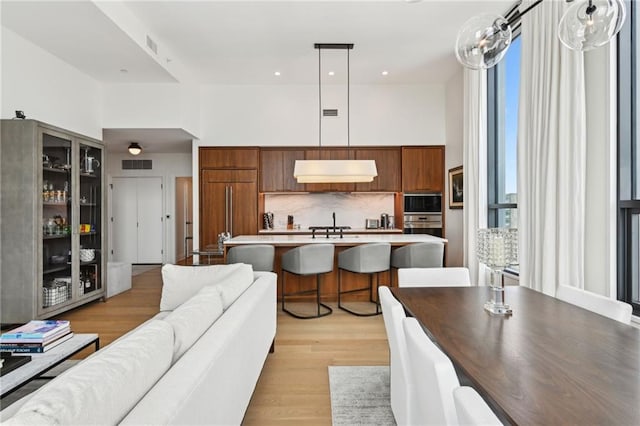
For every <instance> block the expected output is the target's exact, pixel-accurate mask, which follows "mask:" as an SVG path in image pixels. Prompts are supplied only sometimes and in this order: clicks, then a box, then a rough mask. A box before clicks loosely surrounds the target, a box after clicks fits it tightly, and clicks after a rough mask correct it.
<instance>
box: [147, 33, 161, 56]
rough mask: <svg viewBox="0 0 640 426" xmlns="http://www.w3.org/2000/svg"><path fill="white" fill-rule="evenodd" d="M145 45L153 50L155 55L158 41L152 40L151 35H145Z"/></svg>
mask: <svg viewBox="0 0 640 426" xmlns="http://www.w3.org/2000/svg"><path fill="white" fill-rule="evenodd" d="M147 47H148V48H149V49H151V50H152V51H153V53H155V54H156V55H157V54H158V43H156V42H155V41H153V39H152V38H151V37H149V36H148V35H147Z"/></svg>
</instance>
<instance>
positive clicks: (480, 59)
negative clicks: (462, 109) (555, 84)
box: [456, 0, 626, 70]
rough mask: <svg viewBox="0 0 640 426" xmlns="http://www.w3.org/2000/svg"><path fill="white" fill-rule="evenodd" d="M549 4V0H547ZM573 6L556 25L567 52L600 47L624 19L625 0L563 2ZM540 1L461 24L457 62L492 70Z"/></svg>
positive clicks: (613, 34)
mask: <svg viewBox="0 0 640 426" xmlns="http://www.w3.org/2000/svg"><path fill="white" fill-rule="evenodd" d="M548 1H549V0H548ZM565 1H566V2H567V3H572V2H574V1H575V3H574V4H572V5H571V6H570V7H569V8H567V10H566V11H565V13H564V15H563V16H562V19H560V23H559V24H558V38H559V39H560V41H561V42H562V44H564V45H565V46H566V47H568V48H569V49H573V50H578V51H583V52H584V51H587V50H592V49H595V48H597V47H600V46H603V45H605V44H607V43H609V41H611V39H613V37H615V36H616V34H618V32H619V31H620V28H622V24H623V23H624V20H625V17H626V10H625V6H624V0H565ZM541 2H542V0H536V1H533V2H531V4H530V6H529V7H527V8H526V9H525V10H523V11H522V12H520V10H519V9H518V7H519V5H520V3H521V2H519V3H518V4H517V5H516V6H515V7H514V8H513V9H511V11H510V12H509V13H508V14H507V16H508V18H504V17H502V16H500V15H489V14H484V15H479V16H475V17H473V18H471V19H469V20H468V21H467V22H465V23H464V24H463V25H462V28H461V29H460V31H459V32H458V37H457V39H456V58H457V59H458V62H460V63H461V64H462V65H464V66H465V67H467V68H471V69H475V70H478V69H488V68H491V67H493V66H494V65H495V64H497V63H498V62H500V60H501V59H502V58H503V57H504V55H505V54H506V53H507V49H508V48H509V46H510V45H511V40H512V38H513V28H514V27H515V26H516V25H517V24H518V23H519V22H520V19H521V18H522V17H523V16H524V15H525V14H526V13H527V12H529V11H530V10H531V9H533V8H534V7H536V6H537V5H539V4H540V3H541Z"/></svg>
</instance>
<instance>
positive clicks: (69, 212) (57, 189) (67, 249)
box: [40, 132, 74, 309]
mask: <svg viewBox="0 0 640 426" xmlns="http://www.w3.org/2000/svg"><path fill="white" fill-rule="evenodd" d="M72 146H73V145H72V141H71V140H70V139H68V138H65V137H64V136H63V135H56V134H54V133H53V132H52V133H48V132H43V133H42V179H41V182H40V188H41V189H42V286H43V288H42V302H41V307H42V308H43V309H47V308H51V307H55V306H56V305H59V304H62V303H65V302H67V301H69V300H71V298H72V277H73V274H72V270H73V269H72V228H71V225H72V223H73V220H72V219H73V209H72V205H71V198H70V197H71V188H72V187H73V183H74V182H73V173H72V158H73V150H72Z"/></svg>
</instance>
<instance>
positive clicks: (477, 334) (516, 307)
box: [391, 286, 640, 425]
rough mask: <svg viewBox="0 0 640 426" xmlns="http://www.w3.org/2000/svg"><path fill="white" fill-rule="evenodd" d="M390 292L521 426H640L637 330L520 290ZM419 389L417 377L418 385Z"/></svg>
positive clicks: (493, 403)
mask: <svg viewBox="0 0 640 426" xmlns="http://www.w3.org/2000/svg"><path fill="white" fill-rule="evenodd" d="M491 291H492V290H491V289H490V287H484V286H471V287H403V288H393V289H391V292H392V294H393V295H394V296H395V297H396V298H397V299H398V300H399V301H400V303H401V304H402V305H403V306H404V308H405V311H406V313H407V315H408V316H412V317H415V318H416V319H417V320H418V321H419V322H420V324H421V325H422V328H423V329H424V331H425V333H427V334H428V335H429V337H430V338H431V339H432V340H433V341H434V342H435V343H436V344H437V345H438V346H439V347H440V348H441V349H442V351H443V352H444V353H445V354H446V355H447V356H448V357H449V358H450V359H451V361H452V363H453V364H454V366H455V367H456V369H457V370H459V371H460V372H461V373H462V375H464V376H465V377H466V378H468V379H469V380H470V382H471V384H472V386H473V387H474V388H475V389H476V390H477V391H478V392H479V393H480V394H481V395H482V396H483V398H485V400H486V401H487V402H489V404H490V405H491V406H492V407H493V408H494V409H495V410H497V412H498V413H499V414H500V417H501V418H502V419H505V420H506V421H508V422H510V423H511V424H516V425H564V424H571V425H640V329H638V328H636V327H634V326H632V325H628V324H624V323H621V322H618V321H615V320H612V319H609V318H606V317H604V316H601V315H598V314H596V313H594V312H591V311H588V310H586V309H583V308H580V307H578V306H575V305H572V304H570V303H566V302H563V301H561V300H559V299H556V298H554V297H551V296H548V295H545V294H543V293H540V292H538V291H535V290H532V289H530V288H527V287H523V286H507V287H505V290H504V291H505V302H506V303H508V304H509V305H511V308H512V309H513V314H512V315H507V316H502V315H494V314H491V313H489V312H488V311H486V310H485V309H484V303H485V301H487V300H489V299H490V298H491ZM416 379H418V380H419V378H416Z"/></svg>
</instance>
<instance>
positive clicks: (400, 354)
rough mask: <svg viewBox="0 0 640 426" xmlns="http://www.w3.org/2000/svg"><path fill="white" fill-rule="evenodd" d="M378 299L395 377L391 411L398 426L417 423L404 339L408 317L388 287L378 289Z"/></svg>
mask: <svg viewBox="0 0 640 426" xmlns="http://www.w3.org/2000/svg"><path fill="white" fill-rule="evenodd" d="M378 297H379V299H380V305H381V306H382V317H383V319H384V327H385V329H386V331H387V340H388V341H389V372H390V376H391V384H390V394H391V411H392V412H393V416H394V417H395V419H396V423H397V424H398V425H410V424H413V422H412V421H411V419H410V418H409V413H410V412H411V409H410V407H409V405H410V403H411V399H410V397H409V396H410V395H411V393H412V392H411V383H410V377H409V373H408V368H409V365H408V364H409V358H408V356H409V355H408V354H407V342H406V339H405V337H404V329H403V328H402V320H403V319H405V318H406V315H405V313H404V308H403V307H402V304H400V302H398V300H397V299H396V298H395V297H393V294H391V290H389V287H387V286H381V287H380V288H378Z"/></svg>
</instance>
